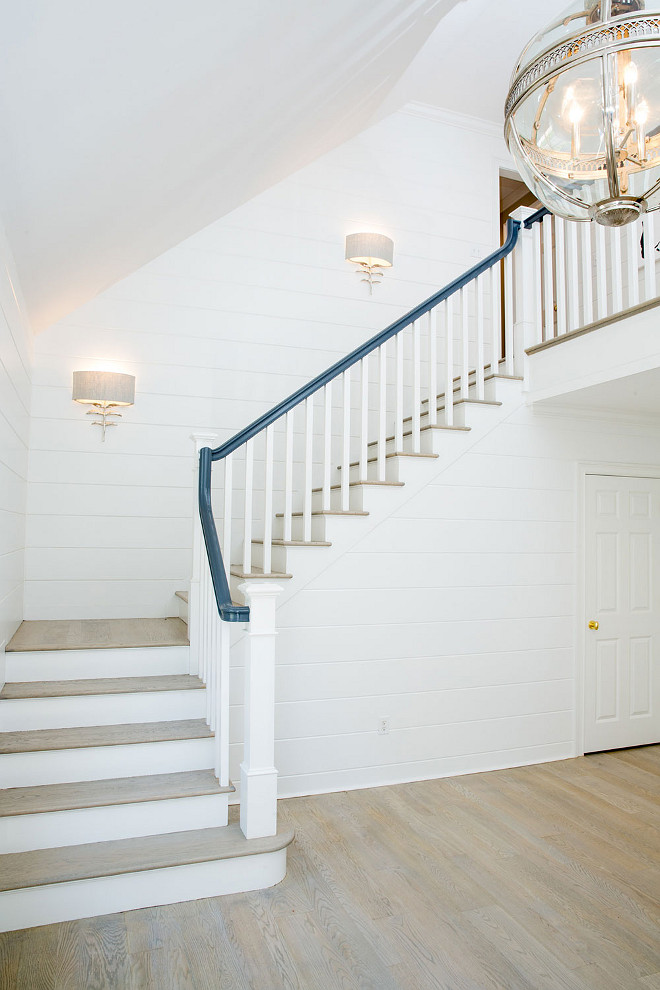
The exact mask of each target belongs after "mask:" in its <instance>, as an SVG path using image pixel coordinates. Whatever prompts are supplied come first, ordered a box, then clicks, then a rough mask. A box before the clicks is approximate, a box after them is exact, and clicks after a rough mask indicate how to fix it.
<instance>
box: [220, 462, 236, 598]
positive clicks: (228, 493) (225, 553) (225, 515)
mask: <svg viewBox="0 0 660 990" xmlns="http://www.w3.org/2000/svg"><path fill="white" fill-rule="evenodd" d="M233 469H234V455H233V454H227V456H226V457H225V488H224V492H223V511H222V559H223V562H224V565H225V572H226V574H227V583H229V580H230V577H231V541H232V518H231V506H232V495H233V474H234V470H233Z"/></svg>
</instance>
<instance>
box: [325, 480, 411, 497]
mask: <svg viewBox="0 0 660 990" xmlns="http://www.w3.org/2000/svg"><path fill="white" fill-rule="evenodd" d="M359 485H370V486H373V487H374V488H403V486H404V482H403V481H366V480H364V481H349V483H348V487H349V488H357V487H359ZM322 491H323V489H322V488H312V493H313V494H315V495H316V494H318V493H320V492H322ZM330 491H331V492H340V491H341V485H330Z"/></svg>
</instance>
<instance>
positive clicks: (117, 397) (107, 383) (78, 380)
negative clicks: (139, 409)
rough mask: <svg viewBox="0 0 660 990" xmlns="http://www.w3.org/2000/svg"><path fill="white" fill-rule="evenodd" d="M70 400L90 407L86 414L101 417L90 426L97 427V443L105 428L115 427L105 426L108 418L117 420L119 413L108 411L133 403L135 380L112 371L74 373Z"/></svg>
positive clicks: (103, 436)
mask: <svg viewBox="0 0 660 990" xmlns="http://www.w3.org/2000/svg"><path fill="white" fill-rule="evenodd" d="M73 399H74V401H75V402H82V403H86V404H87V403H88V404H89V405H91V406H93V407H94V408H93V409H90V410H89V412H88V413H87V415H88V416H100V417H101V418H100V419H95V420H94V421H93V422H92V423H91V425H92V426H100V427H101V429H102V430H103V433H102V436H101V440H103V441H105V431H106V429H107V428H108V427H109V426H116V425H117V424H116V423H109V422H108V417H109V416H119V417H121V413H118V412H110V410H111V409H113V408H115V407H116V406H132V405H133V403H134V401H135V378H134V376H133V375H121V374H118V373H116V372H114V371H74V373H73Z"/></svg>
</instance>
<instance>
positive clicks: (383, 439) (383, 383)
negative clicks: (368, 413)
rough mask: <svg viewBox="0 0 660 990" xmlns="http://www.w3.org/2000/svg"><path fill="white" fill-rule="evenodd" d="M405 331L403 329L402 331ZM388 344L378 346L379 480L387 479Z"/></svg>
mask: <svg viewBox="0 0 660 990" xmlns="http://www.w3.org/2000/svg"><path fill="white" fill-rule="evenodd" d="M402 332H403V331H402ZM386 348H387V344H381V345H380V347H379V348H378V480H379V481H385V453H386V451H385V446H386V443H387V350H386Z"/></svg>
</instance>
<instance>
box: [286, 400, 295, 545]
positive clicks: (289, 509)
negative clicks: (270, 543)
mask: <svg viewBox="0 0 660 990" xmlns="http://www.w3.org/2000/svg"><path fill="white" fill-rule="evenodd" d="M294 416H295V410H294V409H291V410H290V411H289V412H288V413H287V414H286V440H285V450H284V539H285V541H286V542H287V543H288V542H289V541H290V540H291V533H292V516H293V417H294Z"/></svg>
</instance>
